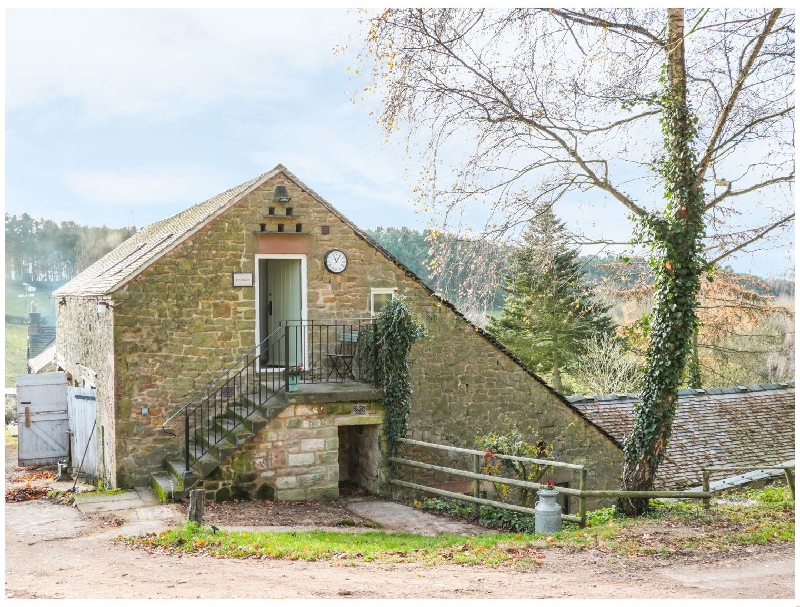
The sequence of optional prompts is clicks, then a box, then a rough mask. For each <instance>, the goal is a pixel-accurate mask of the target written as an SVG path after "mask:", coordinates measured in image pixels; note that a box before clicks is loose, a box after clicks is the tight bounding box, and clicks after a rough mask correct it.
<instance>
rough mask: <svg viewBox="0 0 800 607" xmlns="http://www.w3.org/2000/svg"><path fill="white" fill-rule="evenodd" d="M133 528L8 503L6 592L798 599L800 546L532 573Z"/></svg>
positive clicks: (568, 563)
mask: <svg viewBox="0 0 800 607" xmlns="http://www.w3.org/2000/svg"><path fill="white" fill-rule="evenodd" d="M119 532H123V533H124V528H122V529H119V528H109V527H103V526H102V521H93V520H91V519H90V520H89V521H88V522H87V521H86V520H85V519H83V518H82V517H81V516H80V514H79V513H78V512H77V510H75V509H74V508H65V507H63V506H57V505H54V504H51V503H50V502H47V501H44V500H36V501H30V502H21V503H13V504H6V598H105V599H111V598H272V599H275V598H342V597H352V598H373V599H377V598H479V597H480V598H567V597H572V598H612V597H613V598H643V597H647V598H792V597H793V596H794V550H793V547H792V546H787V547H784V548H782V549H778V550H775V549H752V550H747V551H742V553H740V554H738V555H736V556H735V557H730V558H723V559H719V560H716V561H715V562H703V561H699V562H694V563H686V562H684V563H676V562H675V561H670V562H667V563H665V564H661V563H658V562H654V561H652V560H650V559H639V560H628V559H617V558H611V557H608V556H607V555H604V554H601V553H593V552H581V553H577V554H568V553H565V552H563V551H556V550H550V551H546V552H545V555H546V559H545V564H544V565H543V566H541V567H537V568H536V569H533V570H527V571H515V570H511V569H490V568H478V567H460V566H446V567H437V568H430V567H423V566H418V565H407V564H403V565H372V564H359V565H357V566H354V567H347V566H337V564H336V563H329V562H320V563H305V562H299V561H269V560H250V559H247V560H221V559H214V558H211V557H205V556H183V557H178V556H173V555H161V554H150V553H145V552H143V551H141V550H137V549H132V548H127V547H123V546H120V545H115V544H112V543H111V541H110V540H111V539H112V538H113V537H115V536H116V535H117V534H118V533H119Z"/></svg>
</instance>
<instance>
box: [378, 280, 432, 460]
mask: <svg viewBox="0 0 800 607" xmlns="http://www.w3.org/2000/svg"><path fill="white" fill-rule="evenodd" d="M375 334H376V335H375V338H376V340H377V359H376V361H375V367H376V374H375V375H376V377H375V380H376V385H377V387H379V388H383V406H384V409H385V411H386V416H385V418H384V428H385V432H386V437H387V438H388V439H389V455H390V456H394V455H395V454H396V453H397V442H396V440H397V439H398V438H405V435H406V430H407V429H408V414H409V411H410V408H411V363H410V361H409V354H410V352H411V346H412V345H414V343H415V342H417V341H419V340H420V339H422V338H423V337H425V336H426V335H427V332H426V330H425V326H424V325H423V324H422V323H421V322H420V321H419V320H418V319H417V318H415V317H414V316H413V315H412V314H411V312H410V311H409V309H408V306H407V305H406V298H405V297H404V296H402V295H400V296H397V297H395V298H394V299H392V300H391V301H389V302H388V303H387V304H386V305H385V306H384V307H383V309H382V310H381V311H380V313H379V314H378V316H377V317H376V319H375Z"/></svg>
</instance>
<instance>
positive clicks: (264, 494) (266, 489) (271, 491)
mask: <svg viewBox="0 0 800 607" xmlns="http://www.w3.org/2000/svg"><path fill="white" fill-rule="evenodd" d="M255 498H256V499H257V500H270V501H275V488H274V487H273V486H272V485H270V484H269V483H263V484H262V485H261V486H260V487H259V488H258V489H257V490H256V492H255Z"/></svg>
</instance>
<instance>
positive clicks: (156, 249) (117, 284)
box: [53, 165, 283, 297]
mask: <svg viewBox="0 0 800 607" xmlns="http://www.w3.org/2000/svg"><path fill="white" fill-rule="evenodd" d="M281 170H283V167H282V166H281V165H278V166H277V167H275V168H274V169H272V170H271V171H269V172H267V173H264V174H263V175H260V176H259V177H256V178H255V179H251V180H250V181H247V182H245V183H243V184H241V185H238V186H236V187H235V188H231V189H230V190H227V191H225V192H223V193H222V194H217V195H216V196H214V197H213V198H210V199H209V200H206V201H205V202H201V203H200V204H196V205H194V206H193V207H190V208H188V209H186V210H185V211H181V212H180V213H178V214H176V215H173V216H172V217H169V218H167V219H163V220H162V221H158V222H156V223H153V224H151V225H149V226H147V227H146V228H143V229H142V230H140V231H138V232H137V233H136V234H134V235H133V236H131V237H130V238H129V239H128V240H126V241H125V242H123V243H122V244H120V245H119V246H118V247H117V248H115V249H114V250H113V251H111V252H109V253H108V254H107V255H105V256H104V257H101V258H100V259H99V260H97V261H96V262H95V263H93V264H92V265H91V266H89V267H88V268H86V269H85V270H84V271H83V272H81V273H80V274H78V275H77V276H76V277H75V278H73V279H72V280H70V281H69V282H68V283H66V284H64V285H62V286H61V287H59V288H58V289H56V290H55V291H54V292H53V296H55V297H60V296H64V295H71V296H76V297H100V296H104V295H109V294H110V293H113V292H114V291H116V290H117V289H119V288H121V287H122V286H124V285H125V284H126V283H128V282H129V281H130V280H132V279H133V278H134V277H136V276H137V275H138V274H139V273H140V272H142V271H143V270H144V269H146V268H147V267H148V266H150V264H152V263H154V262H155V261H157V260H158V259H160V258H161V257H163V256H164V255H165V254H166V253H168V252H169V251H171V250H172V249H174V248H175V247H176V246H177V245H178V244H179V243H181V242H183V241H184V240H185V239H186V238H188V237H189V236H190V235H191V234H193V233H194V232H196V231H197V230H198V229H200V228H201V227H203V226H204V225H205V224H206V223H208V222H209V221H210V220H211V219H213V218H214V217H216V216H217V215H219V214H220V213H221V212H222V211H224V210H225V209H227V208H228V207H230V206H231V205H232V204H234V203H235V202H237V201H239V200H241V198H242V197H243V196H245V195H246V194H248V193H249V192H250V191H251V190H253V189H254V188H256V187H258V186H259V185H261V184H262V183H263V182H264V181H266V180H267V179H270V178H271V177H274V176H275V175H277V174H278V173H279V172H280V171H281Z"/></svg>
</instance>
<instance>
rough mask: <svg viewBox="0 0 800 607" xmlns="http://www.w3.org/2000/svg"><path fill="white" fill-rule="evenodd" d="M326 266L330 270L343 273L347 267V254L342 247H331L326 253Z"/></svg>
mask: <svg viewBox="0 0 800 607" xmlns="http://www.w3.org/2000/svg"><path fill="white" fill-rule="evenodd" d="M325 267H326V268H327V269H328V271H329V272H333V273H334V274H341V273H342V272H344V271H345V268H347V255H345V252H344V251H342V250H340V249H331V250H330V251H328V252H327V253H325Z"/></svg>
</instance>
